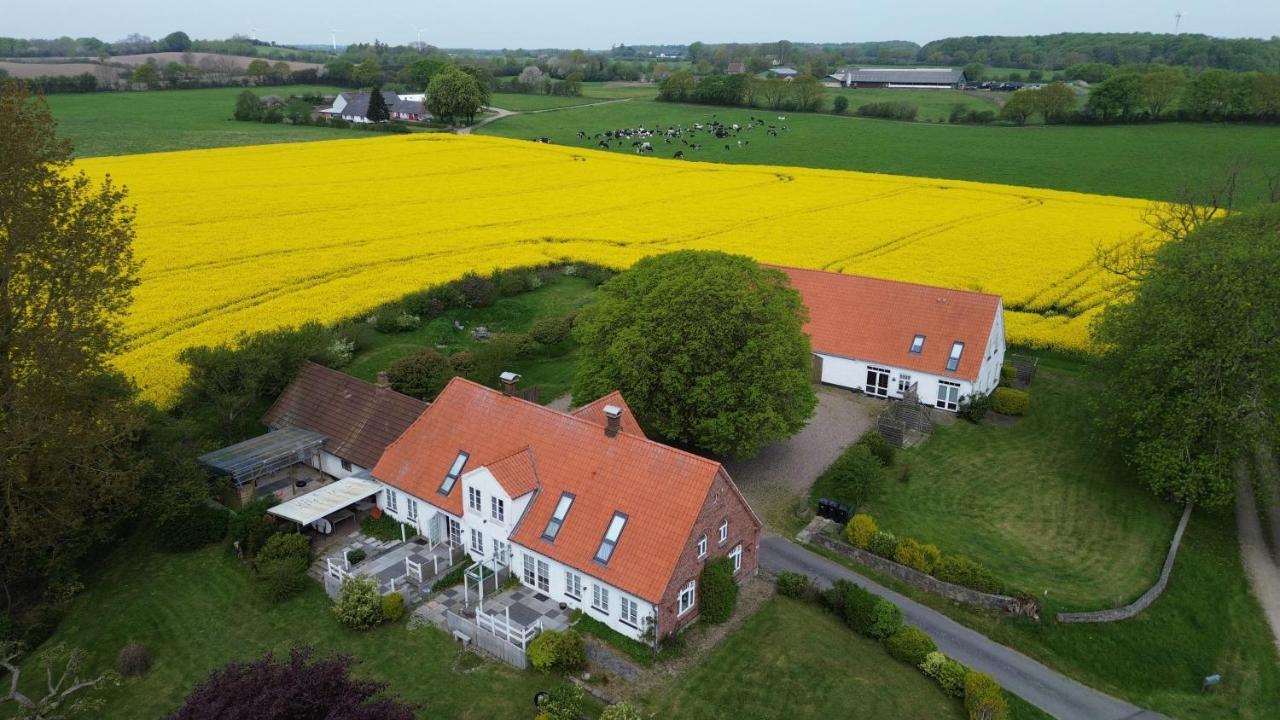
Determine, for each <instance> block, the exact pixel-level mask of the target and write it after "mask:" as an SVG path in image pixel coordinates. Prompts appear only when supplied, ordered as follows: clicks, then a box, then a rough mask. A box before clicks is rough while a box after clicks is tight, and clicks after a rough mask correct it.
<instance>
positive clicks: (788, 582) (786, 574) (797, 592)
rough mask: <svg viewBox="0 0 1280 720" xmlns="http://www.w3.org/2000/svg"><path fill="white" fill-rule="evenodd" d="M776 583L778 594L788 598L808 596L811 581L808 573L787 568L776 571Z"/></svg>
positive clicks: (811, 584)
mask: <svg viewBox="0 0 1280 720" xmlns="http://www.w3.org/2000/svg"><path fill="white" fill-rule="evenodd" d="M777 585H778V594H779V595H785V596H787V597H790V598H804V597H806V596H808V594H809V590H810V589H811V588H812V586H813V583H812V582H811V581H810V580H809V576H808V575H805V574H804V573H798V572H791V571H789V570H787V571H783V572H780V573H778V580H777Z"/></svg>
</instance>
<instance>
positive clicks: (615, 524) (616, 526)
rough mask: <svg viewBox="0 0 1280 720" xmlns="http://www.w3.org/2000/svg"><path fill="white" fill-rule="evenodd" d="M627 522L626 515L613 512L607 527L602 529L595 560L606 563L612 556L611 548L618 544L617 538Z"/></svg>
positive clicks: (620, 535)
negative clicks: (601, 538)
mask: <svg viewBox="0 0 1280 720" xmlns="http://www.w3.org/2000/svg"><path fill="white" fill-rule="evenodd" d="M626 524H627V516H626V515H623V514H622V513H620V512H616V513H614V514H613V519H612V520H610V521H609V529H607V530H605V531H604V539H603V540H601V541H600V549H599V550H596V562H598V563H600V564H602V565H607V564H609V558H611V557H613V549H614V548H615V547H617V546H618V538H619V537H622V528H623V526H625V525H626Z"/></svg>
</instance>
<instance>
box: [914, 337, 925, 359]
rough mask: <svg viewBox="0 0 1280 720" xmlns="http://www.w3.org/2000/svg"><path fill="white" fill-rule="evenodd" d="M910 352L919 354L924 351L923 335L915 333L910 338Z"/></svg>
mask: <svg viewBox="0 0 1280 720" xmlns="http://www.w3.org/2000/svg"><path fill="white" fill-rule="evenodd" d="M911 352H912V353H914V354H916V355H919V354H920V353H922V352H924V336H923V335H917V336H915V337H914V338H912V339H911Z"/></svg>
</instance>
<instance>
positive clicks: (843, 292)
mask: <svg viewBox="0 0 1280 720" xmlns="http://www.w3.org/2000/svg"><path fill="white" fill-rule="evenodd" d="M779 269H780V270H782V271H783V272H785V273H786V274H787V276H788V277H789V278H790V279H791V285H792V287H794V288H795V289H796V290H798V291H799V292H800V295H801V297H802V298H803V299H804V304H805V305H807V306H808V307H809V322H808V324H807V325H805V332H807V333H808V334H809V341H810V344H811V345H812V347H813V355H814V366H815V374H816V375H819V376H820V378H821V380H822V382H824V383H829V384H832V385H839V386H841V387H847V388H851V389H854V390H858V391H861V392H865V393H866V394H868V395H872V396H875V397H893V398H901V397H904V396H905V395H906V394H907V393H908V392H909V391H910V390H911V389H912V388H914V389H915V391H916V394H917V396H918V397H919V400H920V402H921V403H922V404H925V405H929V406H932V407H936V408H940V409H942V410H950V411H953V412H954V411H956V410H958V409H959V408H960V402H961V400H963V399H964V398H965V397H967V396H970V395H974V394H986V393H989V392H991V391H992V390H994V389H995V388H996V386H997V385H999V384H1000V366H1001V365H1002V364H1003V363H1004V352H1005V341H1004V305H1003V303H1002V301H1001V299H1000V296H999V295H988V294H986V293H977V292H967V291H964V290H950V289H947V288H940V287H933V286H929V285H917V284H915V283H907V282H899V281H896V280H881V279H877V278H870V277H864V276H861V275H845V274H843V273H833V272H824V271H821V270H802V269H799V268H789V267H782V268H779Z"/></svg>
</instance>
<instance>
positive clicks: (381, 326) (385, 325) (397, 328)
mask: <svg viewBox="0 0 1280 720" xmlns="http://www.w3.org/2000/svg"><path fill="white" fill-rule="evenodd" d="M421 324H422V318H421V317H419V316H417V315H414V314H412V313H410V312H408V311H407V310H405V309H404V308H403V307H401V306H399V305H388V306H387V307H384V308H382V309H380V310H378V311H377V312H376V313H374V315H373V327H374V328H375V329H376V330H377V331H378V332H380V333H388V334H390V333H402V332H411V331H413V330H417V329H418V326H419V325H421Z"/></svg>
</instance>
